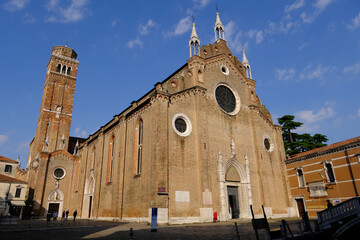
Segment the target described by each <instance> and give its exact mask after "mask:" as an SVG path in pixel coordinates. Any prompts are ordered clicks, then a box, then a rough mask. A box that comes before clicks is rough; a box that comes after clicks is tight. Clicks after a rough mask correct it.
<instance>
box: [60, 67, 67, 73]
mask: <svg viewBox="0 0 360 240" xmlns="http://www.w3.org/2000/svg"><path fill="white" fill-rule="evenodd" d="M61 73H63V74H65V73H66V66H65V65H64V66H63V67H62V71H61Z"/></svg>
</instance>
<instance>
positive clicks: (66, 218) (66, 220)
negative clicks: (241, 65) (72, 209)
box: [65, 209, 69, 221]
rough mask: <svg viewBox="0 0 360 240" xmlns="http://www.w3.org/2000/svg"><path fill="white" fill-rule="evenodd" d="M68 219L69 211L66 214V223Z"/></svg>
mask: <svg viewBox="0 0 360 240" xmlns="http://www.w3.org/2000/svg"><path fill="white" fill-rule="evenodd" d="M68 217H69V209H68V210H66V212H65V220H66V221H67V219H68Z"/></svg>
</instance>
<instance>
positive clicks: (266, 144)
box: [264, 138, 270, 150]
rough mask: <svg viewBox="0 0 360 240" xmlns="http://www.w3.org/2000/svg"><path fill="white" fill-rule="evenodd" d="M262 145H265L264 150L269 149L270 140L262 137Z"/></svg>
mask: <svg viewBox="0 0 360 240" xmlns="http://www.w3.org/2000/svg"><path fill="white" fill-rule="evenodd" d="M264 146H265V148H266V150H270V141H269V139H267V138H265V139H264Z"/></svg>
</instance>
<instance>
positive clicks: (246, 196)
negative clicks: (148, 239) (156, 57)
mask: <svg viewBox="0 0 360 240" xmlns="http://www.w3.org/2000/svg"><path fill="white" fill-rule="evenodd" d="M214 33H215V42H214V43H213V44H208V45H206V46H200V39H199V37H198V35H197V33H196V29H195V23H193V28H192V33H191V36H190V40H189V49H190V58H189V59H188V60H187V61H186V62H185V63H184V65H183V66H180V67H179V68H178V69H177V70H176V71H175V72H173V73H172V74H171V75H169V76H168V77H167V78H166V79H164V80H162V81H159V82H157V83H155V85H154V88H153V89H150V90H149V92H148V93H146V94H145V95H144V96H142V97H141V98H140V99H138V100H136V101H133V102H132V103H131V105H130V106H129V107H128V108H126V109H124V110H122V111H121V110H120V111H119V110H117V109H114V111H115V112H120V113H119V114H116V115H115V116H114V117H113V119H111V120H110V121H109V122H108V123H106V124H104V125H103V126H102V127H100V128H99V129H98V130H97V131H96V132H95V133H93V134H91V135H90V136H89V137H88V138H87V139H80V138H73V137H70V136H69V133H70V126H71V117H72V110H73V98H74V93H75V83H76V76H77V69H78V65H79V61H78V60H77V54H76V52H75V51H74V50H73V49H70V48H68V47H67V46H58V47H54V48H53V50H52V55H51V58H50V61H49V63H48V66H47V74H46V80H45V86H44V93H43V98H42V102H41V108H40V114H39V120H38V125H37V130H36V134H35V138H34V140H33V141H32V143H31V144H30V151H29V158H28V163H27V169H26V172H27V179H28V182H29V199H30V200H31V201H33V205H34V209H33V210H34V212H35V214H37V215H40V216H44V215H45V214H46V213H47V212H49V211H50V212H53V211H57V212H62V211H63V210H67V209H70V212H72V211H74V210H77V211H78V213H79V214H80V216H81V217H82V218H95V219H117V220H126V221H150V219H151V218H150V216H151V210H152V208H157V209H158V222H169V223H185V222H206V221H212V220H213V216H214V213H216V214H217V215H218V216H219V219H220V220H221V221H224V220H228V219H232V218H250V217H251V213H250V205H253V207H254V210H255V214H261V213H262V212H261V205H264V208H265V211H266V213H267V216H269V217H286V216H292V215H293V214H294V210H293V209H294V208H293V207H292V203H291V200H290V192H289V187H288V182H287V177H286V169H285V164H284V160H285V152H284V146H283V141H282V135H281V133H282V130H281V127H280V126H277V125H274V123H273V120H272V117H271V114H270V112H269V111H268V110H267V108H266V107H265V105H263V104H262V103H261V101H260V98H259V96H258V95H257V94H256V89H255V85H256V82H255V80H253V79H252V75H251V68H250V64H249V61H248V60H247V58H246V56H245V52H244V51H243V55H242V62H241V61H239V60H238V58H237V57H236V56H234V55H233V53H232V52H231V50H230V49H229V48H228V46H227V42H226V40H225V35H224V27H223V25H222V23H221V21H220V17H219V14H218V13H217V15H216V21H215V27H214ZM80 91H81V89H80ZM114 106H116V104H115V105H114ZM91 111H96V109H91Z"/></svg>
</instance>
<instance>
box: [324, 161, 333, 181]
mask: <svg viewBox="0 0 360 240" xmlns="http://www.w3.org/2000/svg"><path fill="white" fill-rule="evenodd" d="M325 170H326V174H327V176H328V179H329V182H330V183H335V175H334V169H333V165H332V163H331V162H325Z"/></svg>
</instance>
